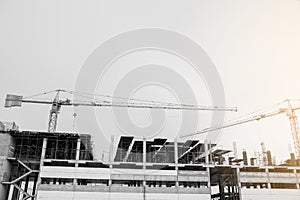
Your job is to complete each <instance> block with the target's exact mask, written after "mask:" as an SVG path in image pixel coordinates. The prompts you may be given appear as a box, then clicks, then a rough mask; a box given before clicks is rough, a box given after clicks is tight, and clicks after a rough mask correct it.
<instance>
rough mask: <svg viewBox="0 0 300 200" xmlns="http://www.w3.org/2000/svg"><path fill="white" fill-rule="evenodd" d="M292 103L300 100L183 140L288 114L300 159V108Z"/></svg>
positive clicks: (200, 132)
mask: <svg viewBox="0 0 300 200" xmlns="http://www.w3.org/2000/svg"><path fill="white" fill-rule="evenodd" d="M292 101H299V100H291V99H286V100H284V101H282V102H279V103H278V104H276V105H275V106H273V107H271V108H270V109H268V110H266V111H260V112H254V113H252V114H250V115H247V116H244V117H240V118H237V119H235V120H230V121H227V122H225V123H224V124H223V125H219V126H213V127H209V128H205V129H203V130H201V131H198V132H196V133H192V134H185V135H182V136H181V138H184V137H189V136H193V135H199V134H204V133H207V132H211V131H216V130H220V129H224V128H228V127H232V126H236V125H240V124H244V123H248V122H252V121H259V120H261V119H265V118H268V117H272V116H276V115H279V114H286V116H287V117H288V119H289V122H290V128H291V133H292V138H293V143H294V150H295V155H296V157H297V158H300V132H299V125H298V119H297V115H296V114H295V111H296V110H299V109H300V106H299V107H293V106H292V103H291V102H292Z"/></svg>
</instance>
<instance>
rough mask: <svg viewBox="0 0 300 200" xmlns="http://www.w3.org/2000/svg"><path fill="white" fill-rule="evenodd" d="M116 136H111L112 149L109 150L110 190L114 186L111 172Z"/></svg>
mask: <svg viewBox="0 0 300 200" xmlns="http://www.w3.org/2000/svg"><path fill="white" fill-rule="evenodd" d="M114 140H115V138H114V135H112V136H111V141H110V148H109V158H108V159H109V169H110V170H109V180H108V185H109V190H110V187H111V186H112V179H111V171H112V168H113V165H112V164H113V152H114Z"/></svg>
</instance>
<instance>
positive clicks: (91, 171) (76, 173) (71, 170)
mask: <svg viewBox="0 0 300 200" xmlns="http://www.w3.org/2000/svg"><path fill="white" fill-rule="evenodd" d="M144 173H145V172H144V171H143V170H140V169H111V170H110V169H108V168H84V167H79V168H75V167H52V166H51V167H50V166H44V167H42V170H41V177H47V178H57V177H60V178H79V179H112V180H143V179H144ZM178 174H179V176H178V180H179V181H195V182H196V181H199V182H207V181H208V180H209V177H208V173H207V172H196V173H195V172H194V173H193V172H191V171H178ZM145 180H148V181H166V180H168V181H176V180H177V171H176V170H146V173H145Z"/></svg>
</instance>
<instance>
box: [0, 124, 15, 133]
mask: <svg viewBox="0 0 300 200" xmlns="http://www.w3.org/2000/svg"><path fill="white" fill-rule="evenodd" d="M17 130H19V126H17V124H16V123H15V122H0V131H17Z"/></svg>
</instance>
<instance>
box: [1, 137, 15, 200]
mask: <svg viewBox="0 0 300 200" xmlns="http://www.w3.org/2000/svg"><path fill="white" fill-rule="evenodd" d="M11 144H12V137H11V136H10V135H9V134H7V133H0V200H6V198H7V193H8V189H9V186H8V185H3V184H2V182H4V181H8V179H9V177H10V171H11V164H10V163H9V161H8V160H7V157H8V156H11V154H12V153H13V152H12V150H13V149H12V148H11Z"/></svg>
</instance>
